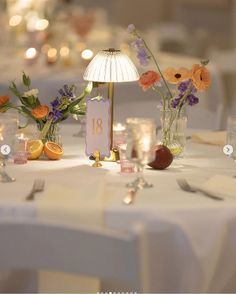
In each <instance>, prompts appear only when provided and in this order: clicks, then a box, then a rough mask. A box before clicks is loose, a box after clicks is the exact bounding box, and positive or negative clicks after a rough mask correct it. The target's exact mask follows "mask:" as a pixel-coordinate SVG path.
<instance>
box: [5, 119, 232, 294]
mask: <svg viewBox="0 0 236 294" xmlns="http://www.w3.org/2000/svg"><path fill="white" fill-rule="evenodd" d="M78 130H79V125H77V124H62V125H61V136H62V143H63V148H64V155H63V157H62V159H61V160H55V161H53V160H48V159H47V158H45V157H43V156H42V157H41V158H40V159H38V160H31V161H29V160H28V162H27V164H21V165H20V164H14V163H13V162H12V160H9V162H8V164H7V171H8V172H9V174H11V176H14V177H15V178H16V181H15V182H13V183H1V182H0V218H5V217H7V218H9V217H10V218H16V219H22V218H24V219H25V218H27V219H29V221H31V220H35V219H39V220H44V221H54V222H57V223H65V224H73V225H78V226H86V227H97V228H101V229H102V228H111V229H114V230H117V231H129V230H130V229H131V228H132V227H133V226H134V225H135V224H137V223H142V224H144V225H145V231H146V239H147V242H146V245H147V246H146V249H145V250H146V253H147V264H148V270H149V283H150V290H151V292H162V293H167V292H169V293H170V292H172V293H173V292H174V293H177V292H181V293H186V292H191V293H193V292H194V293H195V292H204V293H205V292H217V293H219V292H222V293H223V292H224V293H225V292H231V293H233V292H236V256H235V248H236V192H235V195H233V194H232V193H231V195H229V193H227V187H225V188H224V183H223V181H222V183H221V184H222V189H223V191H224V189H225V191H226V192H225V194H224V193H223V195H221V196H222V197H223V201H217V200H214V199H212V198H209V197H206V195H204V193H200V192H199V193H198V192H197V193H191V192H185V191H183V190H181V189H180V187H179V186H178V184H177V179H178V178H185V179H186V180H188V181H189V182H190V183H194V184H195V185H196V186H197V185H199V186H200V185H202V184H203V183H205V182H206V181H207V180H208V179H210V178H211V177H214V176H216V175H218V176H219V179H220V177H223V178H224V177H227V178H230V179H234V178H233V176H234V175H236V165H235V162H234V161H233V160H232V159H231V158H230V157H228V156H226V155H225V154H224V153H223V149H222V146H214V145H206V144H197V143H194V142H192V141H191V137H188V140H187V144H186V150H185V153H184V156H183V157H182V158H177V159H174V161H173V163H172V165H171V166H170V167H169V168H167V169H165V170H154V169H152V168H149V167H148V166H147V167H146V168H145V170H144V177H145V179H146V180H147V181H148V182H150V183H152V184H153V187H152V188H150V189H142V190H138V192H137V194H136V197H135V199H134V203H133V204H132V205H125V204H124V203H123V199H124V197H125V196H126V195H127V187H126V184H127V183H129V182H131V181H133V180H134V179H135V177H136V176H137V175H136V174H135V173H128V174H126V173H121V172H120V164H119V163H117V162H102V167H100V168H95V167H92V164H93V162H92V161H91V160H89V158H88V157H87V156H86V155H85V139H84V138H81V137H78V136H75V134H76V133H78ZM191 133H194V130H192V131H191ZM26 135H28V136H29V137H30V133H28V134H26ZM35 179H43V180H44V181H45V188H44V191H42V192H40V193H37V194H36V195H35V199H34V200H33V201H26V196H27V194H28V193H29V192H30V190H31V188H32V185H33V182H34V180H35ZM233 185H234V184H233ZM235 185H236V179H235ZM231 188H232V189H231V191H236V187H235V186H234V187H231ZM234 189H235V190H234ZM26 242H27V240H26ZM4 278H5V282H6V283H7V282H8V283H9V285H10V282H9V281H10V273H8V278H6V273H5V275H4V273H2V281H3V282H2V283H0V287H2V289H6V288H4ZM45 279H46V278H45ZM50 279H52V276H51V277H50ZM0 280H1V275H0ZM46 280H47V279H46ZM47 281H48V280H47ZM47 281H45V282H43V279H41V287H42V288H41V292H42V291H44V292H45V291H46V292H50V290H51V288H50V287H51V286H50V287H49V288H47V287H46V284H47ZM51 281H52V280H51ZM69 284H70V285H72V283H71V280H70V283H69ZM11 285H12V284H11ZM55 285H56V284H55ZM71 287H72V286H71ZM110 287H111V288H110V289H111V290H112V285H111V286H110ZM114 287H115V286H114ZM2 289H0V290H2ZM11 289H12V288H11ZM42 289H43V290H42ZM60 289H62V288H60ZM94 289H95V288H93V289H92V290H91V288H90V289H89V291H93V290H94ZM77 290H78V289H77ZM15 291H16V290H15ZM54 291H58V289H57V290H55V289H54ZM83 291H84V290H83Z"/></svg>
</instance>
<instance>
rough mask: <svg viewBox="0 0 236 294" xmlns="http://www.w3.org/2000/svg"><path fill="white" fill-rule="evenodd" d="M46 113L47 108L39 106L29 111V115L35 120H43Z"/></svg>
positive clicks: (47, 111)
mask: <svg viewBox="0 0 236 294" xmlns="http://www.w3.org/2000/svg"><path fill="white" fill-rule="evenodd" d="M48 113H49V107H48V106H47V105H39V106H37V107H35V108H34V109H32V110H31V114H32V115H33V116H34V117H35V118H37V119H41V118H44V117H45V116H47V115H48Z"/></svg>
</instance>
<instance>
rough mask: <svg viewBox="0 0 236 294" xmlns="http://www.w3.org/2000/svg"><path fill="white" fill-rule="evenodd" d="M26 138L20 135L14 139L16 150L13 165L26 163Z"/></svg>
mask: <svg viewBox="0 0 236 294" xmlns="http://www.w3.org/2000/svg"><path fill="white" fill-rule="evenodd" d="M27 143H28V138H27V137H25V136H24V134H20V135H18V136H17V138H16V148H15V155H14V163H15V164H25V163H27V158H28V151H27Z"/></svg>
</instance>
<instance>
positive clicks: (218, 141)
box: [192, 131, 226, 146]
mask: <svg viewBox="0 0 236 294" xmlns="http://www.w3.org/2000/svg"><path fill="white" fill-rule="evenodd" d="M192 141H193V142H195V143H200V144H210V145H218V146H223V145H225V143H226V132H225V131H219V132H199V133H195V134H193V135H192Z"/></svg>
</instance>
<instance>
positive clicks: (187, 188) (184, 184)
mask: <svg viewBox="0 0 236 294" xmlns="http://www.w3.org/2000/svg"><path fill="white" fill-rule="evenodd" d="M177 183H178V185H179V186H180V188H181V189H182V190H183V191H186V192H192V193H196V192H201V193H203V195H204V196H206V197H209V198H211V199H214V200H224V198H222V197H219V196H216V195H213V194H212V193H210V192H207V191H204V190H203V189H201V188H198V187H195V186H192V185H190V184H189V183H188V182H187V180H186V179H177Z"/></svg>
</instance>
